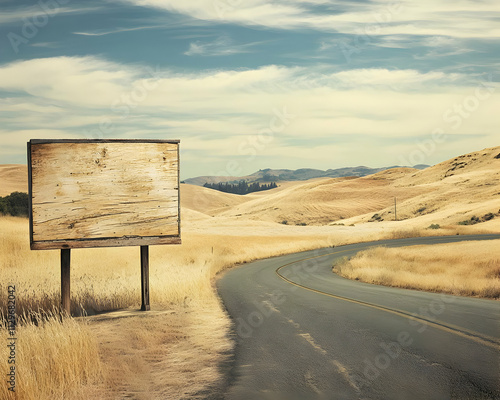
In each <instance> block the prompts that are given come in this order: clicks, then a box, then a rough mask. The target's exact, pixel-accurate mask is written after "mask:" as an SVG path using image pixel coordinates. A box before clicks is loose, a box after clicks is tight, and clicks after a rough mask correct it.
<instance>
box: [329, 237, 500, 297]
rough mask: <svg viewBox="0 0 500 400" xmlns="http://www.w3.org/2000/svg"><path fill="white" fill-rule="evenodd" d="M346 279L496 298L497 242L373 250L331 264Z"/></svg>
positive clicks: (499, 281)
mask: <svg viewBox="0 0 500 400" xmlns="http://www.w3.org/2000/svg"><path fill="white" fill-rule="evenodd" d="M333 270H334V272H336V273H338V274H339V275H341V276H344V277H346V278H349V279H356V280H360V281H363V282H368V283H375V284H379V285H387V286H395V287H401V288H407V289H420V290H427V291H432V292H443V293H451V294H455V295H463V296H478V297H485V298H496V299H498V298H500V240H493V241H487V242H481V241H477V242H463V243H452V244H439V245H433V246H410V247H400V248H385V247H377V248H373V249H369V250H365V251H362V252H360V253H358V254H357V255H356V256H355V257H353V258H352V259H350V260H343V261H342V262H340V263H338V264H336V265H334V269H333Z"/></svg>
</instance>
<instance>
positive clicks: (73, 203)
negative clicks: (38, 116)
mask: <svg viewBox="0 0 500 400" xmlns="http://www.w3.org/2000/svg"><path fill="white" fill-rule="evenodd" d="M28 173H29V191H30V196H29V198H30V244H31V249H33V250H45V249H71V248H84V247H114V246H137V245H140V246H147V245H157V244H178V243H180V241H181V239H180V233H181V232H180V198H179V141H178V140H31V141H30V142H29V143H28Z"/></svg>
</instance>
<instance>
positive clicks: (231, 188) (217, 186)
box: [203, 180, 278, 195]
mask: <svg viewBox="0 0 500 400" xmlns="http://www.w3.org/2000/svg"><path fill="white" fill-rule="evenodd" d="M203 186H204V187H206V188H209V189H214V190H218V191H220V192H224V193H233V194H241V195H243V194H248V193H253V192H261V191H263V190H269V189H274V188H277V187H278V185H277V184H276V182H271V183H269V184H265V183H264V184H262V185H261V184H260V183H259V182H253V183H250V184H249V183H248V182H247V181H243V180H241V181H239V182H238V183H234V184H233V183H222V182H219V183H208V182H207V183H205V184H204V185H203Z"/></svg>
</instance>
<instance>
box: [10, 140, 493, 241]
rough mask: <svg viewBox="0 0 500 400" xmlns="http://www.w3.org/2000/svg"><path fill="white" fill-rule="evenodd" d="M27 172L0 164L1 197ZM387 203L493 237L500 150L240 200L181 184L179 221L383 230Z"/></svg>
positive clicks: (412, 222) (412, 219) (389, 220)
mask: <svg viewBox="0 0 500 400" xmlns="http://www.w3.org/2000/svg"><path fill="white" fill-rule="evenodd" d="M264 171H266V170H263V171H260V173H265V172H264ZM274 171H281V174H283V173H284V172H282V171H286V170H274ZM307 171H316V170H306V172H305V173H309V172H307ZM26 172H27V171H26V166H24V165H3V166H0V182H1V186H0V188H1V192H0V195H2V194H3V195H6V194H9V193H11V192H12V191H26V190H27V173H26ZM259 176H260V175H259ZM295 176H299V175H295ZM394 198H396V199H397V219H398V221H399V224H404V226H405V227H413V226H417V227H419V228H425V227H427V226H429V225H431V224H439V225H441V226H457V224H458V223H459V222H462V223H463V224H469V223H470V224H472V223H474V222H478V223H476V224H475V225H474V229H476V230H477V229H487V230H489V231H491V230H493V231H500V146H498V147H493V148H489V149H484V150H481V151H476V152H472V153H469V154H465V155H462V156H459V157H455V158H453V159H450V160H447V161H445V162H442V163H440V164H437V165H435V166H432V167H428V168H425V169H423V170H419V169H415V168H401V167H398V168H392V169H385V170H383V171H379V172H377V173H374V174H371V175H367V176H363V177H353V176H351V177H337V178H328V177H323V178H314V179H309V180H306V181H301V180H294V181H285V182H280V183H279V187H278V188H276V189H272V190H267V191H263V192H257V193H251V194H248V195H245V196H240V195H235V194H229V193H222V192H218V191H216V190H212V189H207V188H204V187H200V186H196V185H190V184H181V207H182V218H183V221H184V222H185V223H186V224H188V226H191V225H193V224H194V223H195V221H196V224H195V225H196V226H197V228H196V229H204V228H203V227H204V226H207V225H205V224H209V225H210V226H214V224H215V225H217V224H219V226H222V225H225V226H230V225H231V224H236V225H237V226H238V227H239V228H238V229H241V227H244V226H246V227H253V228H252V229H255V232H257V231H259V229H260V228H262V229H270V227H272V226H276V227H277V226H278V225H277V224H279V226H282V227H283V228H286V227H285V225H308V226H312V225H314V226H324V227H327V226H332V225H344V226H346V227H348V226H350V225H353V224H354V225H356V226H358V225H359V224H363V225H364V226H367V227H368V226H369V227H370V229H372V228H375V227H378V228H380V229H383V228H384V227H386V226H388V224H393V223H394V219H395V215H394ZM473 217H474V218H473ZM236 225H235V226H236ZM391 226H392V225H391ZM258 227H260V228H259V229H258ZM288 228H291V226H288ZM273 229H274V228H273ZM248 232H250V231H248Z"/></svg>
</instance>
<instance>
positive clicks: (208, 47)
mask: <svg viewBox="0 0 500 400" xmlns="http://www.w3.org/2000/svg"><path fill="white" fill-rule="evenodd" d="M261 43H263V42H253V43H244V44H236V43H234V42H233V40H232V39H231V38H229V37H228V36H221V37H219V38H218V39H216V40H214V41H212V42H201V41H196V42H192V43H190V44H189V50H188V51H186V52H185V53H184V54H185V55H187V56H229V55H233V54H239V53H249V52H251V51H252V47H255V46H256V45H258V44H261Z"/></svg>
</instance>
